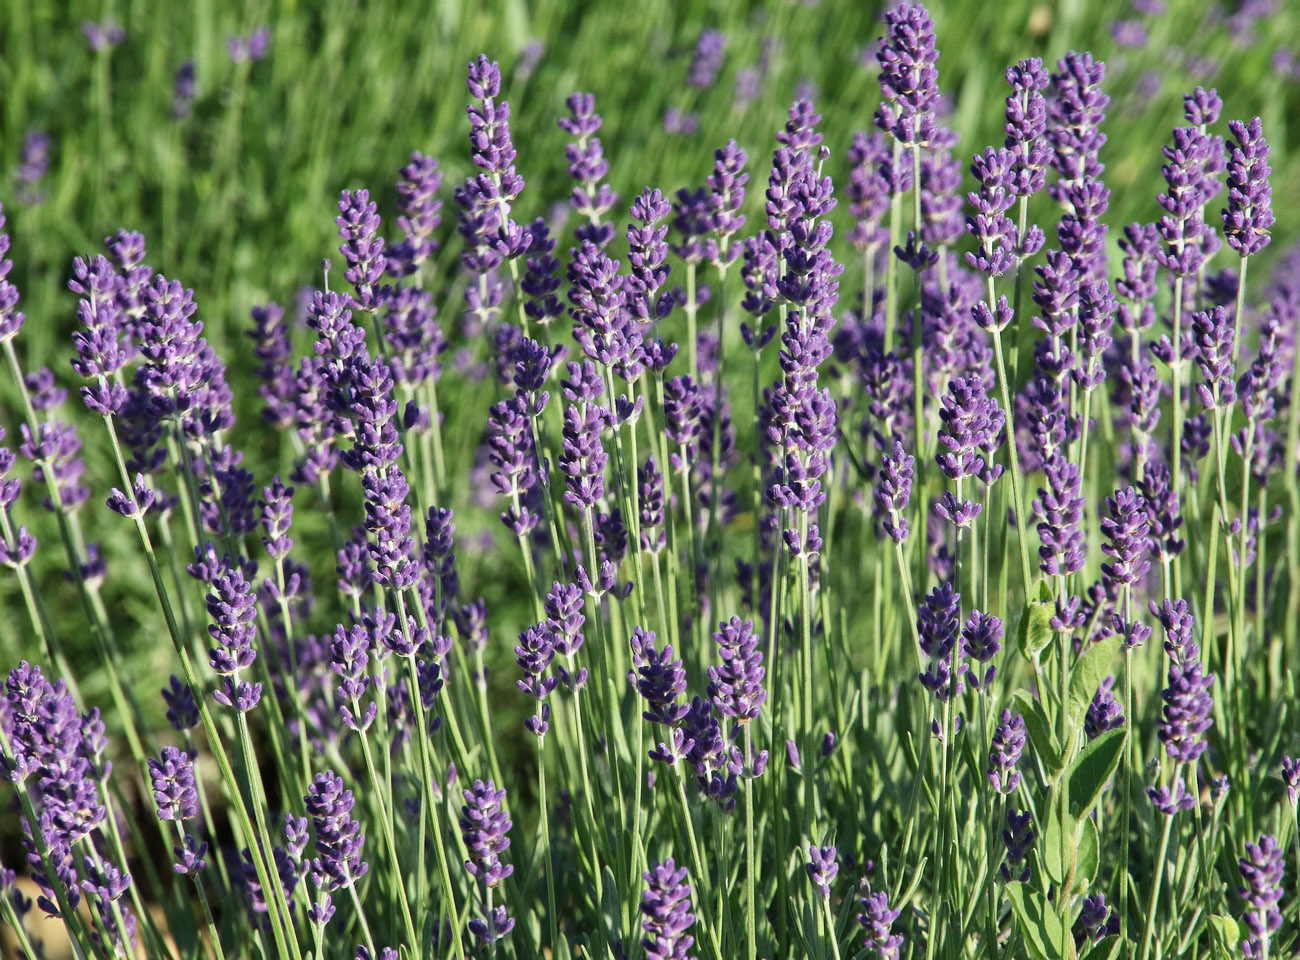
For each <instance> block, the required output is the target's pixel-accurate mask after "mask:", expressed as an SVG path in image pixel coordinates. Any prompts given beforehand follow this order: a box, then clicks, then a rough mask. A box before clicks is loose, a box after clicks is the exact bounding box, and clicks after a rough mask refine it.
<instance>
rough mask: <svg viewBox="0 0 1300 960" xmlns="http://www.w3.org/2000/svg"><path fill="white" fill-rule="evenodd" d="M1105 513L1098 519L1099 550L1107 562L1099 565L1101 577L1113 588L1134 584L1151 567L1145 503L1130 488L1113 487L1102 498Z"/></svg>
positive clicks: (1148, 524)
mask: <svg viewBox="0 0 1300 960" xmlns="http://www.w3.org/2000/svg"><path fill="white" fill-rule="evenodd" d="M1106 511H1107V514H1108V515H1107V516H1105V517H1103V518H1102V521H1101V532H1102V535H1103V536H1104V537H1105V538H1106V543H1103V544H1102V545H1101V549H1102V552H1103V553H1105V554H1106V555H1107V556H1109V557H1110V558H1111V562H1109V563H1103V564H1102V565H1101V572H1102V576H1103V577H1105V578H1106V581H1107V583H1110V584H1112V585H1114V586H1116V587H1121V586H1128V585H1131V584H1134V583H1138V582H1140V581H1141V580H1142V578H1143V577H1144V576H1146V572H1147V570H1148V569H1150V567H1151V561H1150V560H1149V559H1148V550H1147V530H1148V529H1149V527H1150V521H1149V520H1148V519H1147V513H1146V503H1145V501H1143V499H1142V496H1141V494H1139V493H1138V492H1137V491H1136V490H1134V489H1133V488H1132V487H1127V488H1126V489H1124V490H1117V491H1116V492H1115V495H1114V496H1113V497H1107V498H1106Z"/></svg>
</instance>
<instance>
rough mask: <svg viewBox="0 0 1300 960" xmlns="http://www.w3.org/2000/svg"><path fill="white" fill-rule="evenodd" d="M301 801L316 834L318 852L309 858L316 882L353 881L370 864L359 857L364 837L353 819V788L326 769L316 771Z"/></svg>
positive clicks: (328, 885) (340, 884)
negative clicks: (311, 858)
mask: <svg viewBox="0 0 1300 960" xmlns="http://www.w3.org/2000/svg"><path fill="white" fill-rule="evenodd" d="M303 802H304V803H305V804H306V809H307V815H308V816H309V817H311V821H312V829H313V830H314V831H315V834H316V852H317V854H318V856H317V857H316V859H314V860H313V861H312V872H313V873H314V874H315V876H316V877H317V878H318V879H317V885H318V886H321V887H323V888H325V889H328V890H338V889H341V888H344V887H347V886H350V885H352V884H353V883H356V882H357V881H358V880H360V879H361V878H362V877H364V876H365V875H366V873H367V872H368V871H369V869H370V865H369V864H367V863H365V862H364V861H363V860H362V859H361V849H362V847H363V846H364V845H365V842H366V838H365V835H364V834H363V833H362V832H361V824H360V823H358V822H357V821H356V820H354V819H352V807H353V806H354V804H355V803H356V801H355V799H354V797H353V796H352V791H351V790H347V789H344V785H343V778H342V777H340V776H337V775H336V774H335V773H334V772H333V771H329V770H327V771H325V772H324V773H318V774H316V779H315V780H313V781H312V784H311V786H310V787H309V788H308V790H307V795H306V796H305V797H303Z"/></svg>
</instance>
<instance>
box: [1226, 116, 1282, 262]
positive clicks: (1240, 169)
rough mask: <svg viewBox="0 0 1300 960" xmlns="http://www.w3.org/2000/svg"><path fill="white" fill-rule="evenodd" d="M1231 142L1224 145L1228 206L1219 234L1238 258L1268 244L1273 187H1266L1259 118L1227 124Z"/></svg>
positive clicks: (1264, 150)
mask: <svg viewBox="0 0 1300 960" xmlns="http://www.w3.org/2000/svg"><path fill="white" fill-rule="evenodd" d="M1228 129H1229V130H1230V131H1232V136H1233V141H1234V142H1233V143H1231V144H1230V145H1229V147H1228V205H1227V206H1226V207H1225V208H1224V210H1223V235H1224V237H1225V239H1226V240H1227V242H1228V246H1230V247H1232V249H1233V250H1236V251H1237V253H1238V254H1240V255H1241V256H1242V257H1249V256H1252V255H1254V254H1256V253H1259V252H1260V251H1261V250H1263V249H1264V248H1265V247H1267V246H1268V243H1269V240H1270V239H1271V237H1270V236H1269V229H1270V228H1271V227H1272V226H1273V223H1274V217H1273V190H1272V187H1270V186H1269V182H1268V176H1269V173H1270V172H1271V171H1270V169H1269V165H1268V141H1266V140H1265V139H1264V133H1263V130H1262V129H1261V126H1260V122H1259V117H1256V118H1255V119H1253V120H1251V121H1250V123H1249V124H1245V123H1242V122H1241V121H1239V120H1233V121H1232V122H1230V123H1229V124H1228Z"/></svg>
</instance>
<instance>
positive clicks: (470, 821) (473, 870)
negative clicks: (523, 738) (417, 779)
mask: <svg viewBox="0 0 1300 960" xmlns="http://www.w3.org/2000/svg"><path fill="white" fill-rule="evenodd" d="M464 796H465V804H464V805H463V806H462V807H461V808H460V830H461V835H462V837H464V840H465V848H466V850H468V851H469V856H470V859H469V860H467V861H465V870H466V871H467V872H468V873H469V875H470V876H472V877H473V878H474V879H475V880H476V881H477V882H478V884H479V886H481V887H482V888H483V890H484V891H487V890H490V889H492V888H494V887H496V886H498V885H499V884H500V883H501V882H502V881H504V880H505V879H506V877H508V876H510V875H511V874H512V873H514V872H515V868H514V865H513V864H507V863H502V862H501V854H503V853H505V852H506V850H508V849H509V848H510V837H509V836H508V834H509V832H510V827H511V823H510V818H509V817H508V816H507V815H506V811H505V809H504V808H503V807H502V805H501V802H502V801H503V800H505V798H506V792H505V790H498V789H497V786H496V784H495V783H493V782H492V781H491V780H488V781H486V782H484V781H482V780H475V781H474V783H473V784H472V785H471V786H470V788H469V789H468V790H465V791H464ZM514 927H515V921H514V918H513V917H510V916H508V915H507V912H506V908H505V906H504V905H501V906H497V907H495V908H493V909H492V910H491V912H490V914H489V915H488V916H486V917H475V918H474V919H472V920H471V921H470V922H469V929H470V932H471V933H473V934H474V936H476V937H477V938H478V939H479V942H480V943H483V944H491V943H495V942H496V941H498V940H500V939H502V938H503V937H505V936H506V935H507V934H509V933H510V931H511V930H513V929H514Z"/></svg>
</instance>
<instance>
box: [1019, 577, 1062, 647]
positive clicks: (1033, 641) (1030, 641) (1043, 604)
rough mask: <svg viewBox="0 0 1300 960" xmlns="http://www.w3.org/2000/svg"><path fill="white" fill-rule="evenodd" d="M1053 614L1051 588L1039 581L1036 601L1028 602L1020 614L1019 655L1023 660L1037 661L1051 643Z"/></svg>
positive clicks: (1054, 607) (1054, 605)
mask: <svg viewBox="0 0 1300 960" xmlns="http://www.w3.org/2000/svg"><path fill="white" fill-rule="evenodd" d="M1055 613H1056V601H1055V600H1054V599H1053V597H1052V588H1051V587H1049V586H1048V585H1047V582H1046V581H1045V580H1040V581H1039V582H1038V597H1037V599H1035V600H1030V601H1029V603H1028V604H1026V605H1025V609H1024V610H1022V611H1021V612H1020V630H1019V635H1020V653H1021V654H1022V655H1023V656H1024V657H1025V659H1027V660H1037V659H1038V655H1039V654H1040V653H1042V652H1043V651H1044V650H1045V649H1046V648H1047V645H1048V644H1050V643H1051V642H1052V617H1053V616H1054V615H1055Z"/></svg>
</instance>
